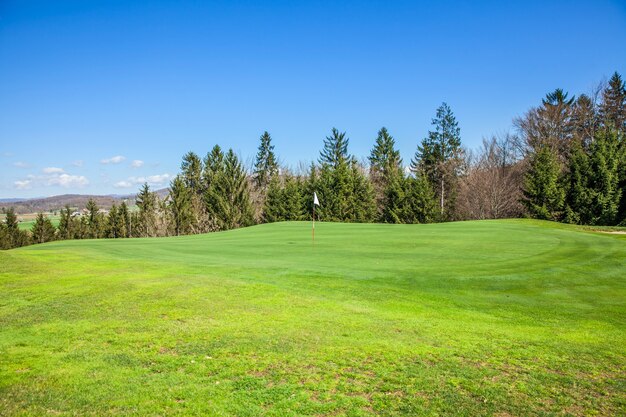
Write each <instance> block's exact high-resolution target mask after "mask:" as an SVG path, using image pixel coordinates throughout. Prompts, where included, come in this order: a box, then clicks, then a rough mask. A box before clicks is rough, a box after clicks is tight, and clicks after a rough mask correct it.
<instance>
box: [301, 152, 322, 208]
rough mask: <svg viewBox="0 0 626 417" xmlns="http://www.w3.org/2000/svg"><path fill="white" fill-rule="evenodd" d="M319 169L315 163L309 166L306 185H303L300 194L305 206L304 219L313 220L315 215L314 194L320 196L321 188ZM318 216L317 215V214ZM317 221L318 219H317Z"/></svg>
mask: <svg viewBox="0 0 626 417" xmlns="http://www.w3.org/2000/svg"><path fill="white" fill-rule="evenodd" d="M318 171H319V170H318V168H317V167H316V166H315V164H314V163H311V165H310V166H309V173H308V174H307V176H306V179H305V181H304V183H303V184H302V192H301V193H300V194H301V196H302V206H303V212H304V213H303V215H304V217H303V219H306V220H311V216H312V215H313V193H314V192H317V193H318V195H319V194H320V192H319V191H320V190H319V189H318V188H319V178H318ZM316 215H317V213H316ZM316 219H317V217H316Z"/></svg>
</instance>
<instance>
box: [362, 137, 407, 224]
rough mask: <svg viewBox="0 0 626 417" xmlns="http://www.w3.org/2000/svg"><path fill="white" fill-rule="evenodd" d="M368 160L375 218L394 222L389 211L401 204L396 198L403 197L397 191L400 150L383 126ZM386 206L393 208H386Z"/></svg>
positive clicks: (399, 171)
mask: <svg viewBox="0 0 626 417" xmlns="http://www.w3.org/2000/svg"><path fill="white" fill-rule="evenodd" d="M369 161H370V180H371V182H372V184H373V187H374V193H375V196H376V207H377V213H378V214H377V218H378V220H379V221H382V222H392V223H396V221H394V220H393V219H396V218H397V217H396V216H394V215H391V213H392V212H394V211H396V210H397V206H398V205H399V204H401V203H400V200H398V199H399V198H403V193H398V191H399V190H400V189H399V188H398V185H399V183H400V182H401V179H402V177H403V176H404V174H403V172H402V158H400V151H398V150H397V149H395V140H394V138H393V137H392V136H391V135H389V132H388V131H387V129H386V128H384V127H383V128H381V129H380V130H379V131H378V137H377V138H376V143H375V144H374V148H373V149H372V151H371V153H370V156H369ZM387 206H393V208H391V209H387Z"/></svg>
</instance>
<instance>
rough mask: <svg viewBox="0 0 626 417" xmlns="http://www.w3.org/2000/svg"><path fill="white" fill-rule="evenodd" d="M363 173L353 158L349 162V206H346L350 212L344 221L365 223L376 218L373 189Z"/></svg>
mask: <svg viewBox="0 0 626 417" xmlns="http://www.w3.org/2000/svg"><path fill="white" fill-rule="evenodd" d="M363 171H364V170H363V168H362V167H361V166H360V165H359V163H358V162H357V161H356V159H354V158H353V159H352V161H351V162H350V180H351V183H352V189H351V190H350V198H351V201H350V203H351V204H350V205H349V206H348V209H349V210H350V211H349V212H348V215H347V216H346V218H345V220H346V221H352V222H358V223H367V222H371V221H373V220H374V218H375V216H376V200H375V196H374V188H373V187H372V183H371V182H370V181H369V179H368V178H367V177H366V176H365V173H364V172H363Z"/></svg>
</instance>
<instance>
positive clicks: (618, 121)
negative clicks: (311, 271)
mask: <svg viewBox="0 0 626 417" xmlns="http://www.w3.org/2000/svg"><path fill="white" fill-rule="evenodd" d="M600 118H601V119H602V122H603V124H604V125H605V127H607V128H612V129H615V130H617V131H618V132H621V133H626V86H625V85H624V81H623V80H622V76H621V75H620V74H618V73H617V72H615V73H614V74H613V76H612V77H611V79H610V80H609V84H608V86H607V87H606V88H605V89H604V91H603V92H602V103H601V104H600Z"/></svg>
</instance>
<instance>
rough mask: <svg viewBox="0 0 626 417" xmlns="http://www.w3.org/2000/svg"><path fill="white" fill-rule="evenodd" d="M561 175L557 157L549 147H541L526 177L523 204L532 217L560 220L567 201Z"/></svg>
mask: <svg viewBox="0 0 626 417" xmlns="http://www.w3.org/2000/svg"><path fill="white" fill-rule="evenodd" d="M560 173H561V168H560V166H559V162H558V160H557V156H556V154H555V152H554V151H553V150H552V149H550V147H549V146H543V147H541V148H540V149H539V151H538V152H537V153H535V154H533V155H532V156H531V159H530V168H529V170H528V171H527V172H526V175H525V177H524V187H523V195H524V198H523V200H522V202H523V203H524V205H525V206H526V208H527V209H528V212H529V214H530V215H531V216H532V217H534V218H537V219H544V220H556V221H558V220H560V218H561V215H562V213H563V205H564V200H565V192H564V189H563V188H562V187H561V184H560Z"/></svg>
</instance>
